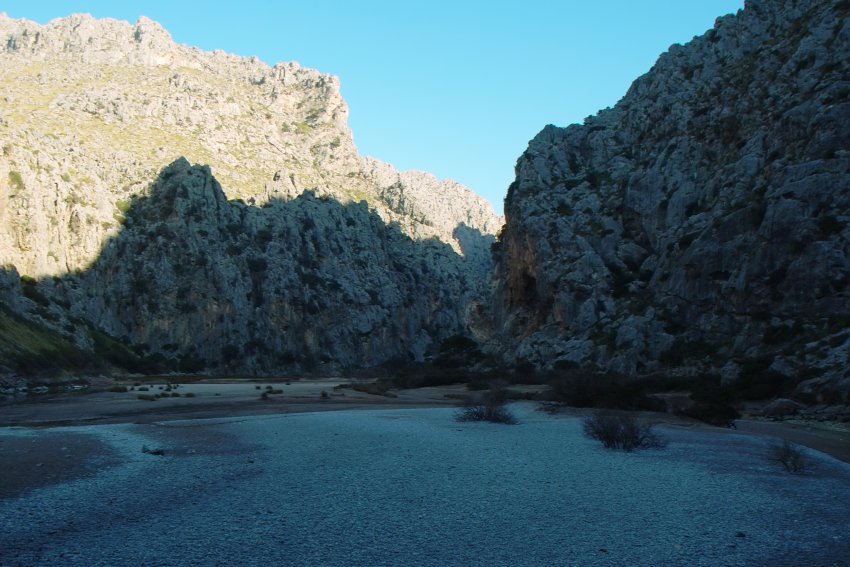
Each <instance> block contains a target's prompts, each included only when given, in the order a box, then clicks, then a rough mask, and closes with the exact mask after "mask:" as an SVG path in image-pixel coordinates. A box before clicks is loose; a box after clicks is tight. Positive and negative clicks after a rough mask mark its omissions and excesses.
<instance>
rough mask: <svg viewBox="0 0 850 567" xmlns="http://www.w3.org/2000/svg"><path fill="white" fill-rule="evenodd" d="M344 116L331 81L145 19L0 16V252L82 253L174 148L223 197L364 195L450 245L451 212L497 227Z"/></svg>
mask: <svg viewBox="0 0 850 567" xmlns="http://www.w3.org/2000/svg"><path fill="white" fill-rule="evenodd" d="M347 118H348V108H347V106H346V104H345V101H344V100H343V99H342V97H341V96H340V92H339V80H338V79H337V78H336V77H334V76H331V75H324V74H321V73H319V72H317V71H314V70H312V69H304V68H301V67H300V66H299V65H298V64H297V63H279V64H277V65H275V66H273V67H269V66H268V65H266V64H264V63H262V62H261V61H259V60H258V59H256V58H246V57H237V56H234V55H229V54H226V53H222V52H219V51H216V52H213V53H210V52H204V51H200V50H198V49H194V48H191V47H187V46H182V45H177V44H175V43H174V42H173V41H172V40H171V37H170V36H169V34H168V32H166V31H165V30H164V29H163V28H162V27H161V26H160V25H159V24H157V23H156V22H153V21H151V20H148V19H145V18H141V19H140V20H139V21H138V22H137V23H135V24H129V23H127V22H121V21H116V20H108V19H106V20H96V19H94V18H92V17H90V16H86V15H74V16H70V17H68V18H62V19H58V20H54V21H52V22H50V23H48V24H46V25H43V26H42V25H39V24H36V23H34V22H29V21H26V20H12V19H9V18H8V17H6V16H5V15H3V14H0V138H2V139H3V147H2V152H0V221H2V222H0V263H5V264H13V265H15V266H17V268H18V270H19V271H20V272H21V273H24V274H28V275H31V276H41V275H55V274H60V273H63V272H66V271H68V270H73V269H79V268H82V267H84V266H86V265H87V264H88V263H90V262H92V261H93V260H94V259H95V258H96V257H97V254H98V252H99V250H100V247H101V246H102V244H103V242H104V240H105V239H106V238H108V237H111V236H114V235H115V234H116V232H117V231H118V228H119V221H120V216H121V215H122V214H123V210H124V209H125V208H126V206H127V203H128V202H129V200H130V199H131V198H132V197H133V196H134V195H139V194H142V193H144V192H145V190H146V188H147V187H148V185H149V184H150V183H151V181H152V180H153V179H155V178H156V176H157V175H158V173H159V172H160V171H161V170H162V168H164V167H165V166H167V165H168V164H169V163H171V162H172V161H174V160H175V159H177V158H178V157H181V156H184V157H186V159H188V160H189V161H190V162H192V163H203V164H208V165H210V167H211V168H212V171H213V172H214V173H215V175H216V177H217V179H219V180H220V181H221V183H222V188H223V190H224V191H225V194H226V195H227V197H228V198H230V199H243V200H244V201H246V202H247V203H249V204H257V205H262V204H264V203H266V202H268V201H269V200H270V199H274V198H284V199H286V198H294V197H297V196H298V195H299V194H301V193H302V192H303V191H304V190H306V189H313V190H316V191H318V192H320V193H322V194H326V195H329V196H331V197H333V198H334V199H336V200H338V201H340V202H341V203H350V202H355V203H356V202H359V201H361V200H366V201H367V202H368V203H369V206H370V207H372V208H373V209H374V210H375V211H376V213H377V214H378V215H380V217H381V218H382V219H383V220H384V221H386V222H387V223H390V222H394V223H397V224H398V225H399V226H400V227H401V229H402V231H403V232H404V233H405V234H408V235H410V236H412V237H414V238H417V239H427V238H438V239H440V240H442V241H443V242H446V243H448V244H450V245H451V246H453V247H454V248H455V250H456V251H458V252H460V251H461V249H460V244H459V242H458V241H457V239H456V238H455V237H454V236H453V232H454V231H455V230H456V229H457V227H458V226H460V225H466V226H468V227H471V228H473V229H476V230H478V231H480V232H481V233H482V234H489V235H492V234H495V232H496V231H497V230H498V229H499V227H500V226H501V219H500V218H498V217H496V216H495V215H494V214H493V211H492V209H491V208H490V207H489V205H488V204H487V203H486V201H485V200H484V199H482V198H480V197H478V196H476V195H474V194H473V193H472V192H470V191H469V190H468V189H466V188H465V187H463V186H461V185H459V184H457V183H454V182H452V181H438V180H437V179H435V178H434V177H433V176H430V175H428V174H424V173H416V172H407V173H402V174H400V173H398V172H396V171H395V170H393V169H392V167H390V166H388V165H386V164H382V163H380V162H378V161H376V160H372V159H367V158H362V157H361V156H359V155H358V154H357V150H356V148H355V146H354V144H353V141H352V135H351V132H350V130H349V129H348V126H347ZM275 181H279V182H278V183H275Z"/></svg>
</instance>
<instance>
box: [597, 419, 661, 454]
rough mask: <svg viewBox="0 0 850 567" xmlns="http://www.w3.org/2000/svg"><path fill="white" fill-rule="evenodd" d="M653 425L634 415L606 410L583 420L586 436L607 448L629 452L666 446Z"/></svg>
mask: <svg viewBox="0 0 850 567" xmlns="http://www.w3.org/2000/svg"><path fill="white" fill-rule="evenodd" d="M652 427H653V426H652V425H651V424H648V423H645V422H643V421H640V420H638V419H637V418H635V417H634V416H632V415H627V414H611V413H605V412H595V413H593V415H590V416H588V417H586V418H584V421H583V422H582V430H583V431H584V434H585V436H586V437H589V438H591V439H596V440H597V441H599V442H601V443H602V446H603V447H605V448H606V449H620V450H622V451H625V452H627V453H628V452H631V451H634V450H635V449H654V448H661V447H664V445H665V443H664V441H663V439H661V438H660V437H659V436H658V435H656V434H655V432H654V431H653V430H652Z"/></svg>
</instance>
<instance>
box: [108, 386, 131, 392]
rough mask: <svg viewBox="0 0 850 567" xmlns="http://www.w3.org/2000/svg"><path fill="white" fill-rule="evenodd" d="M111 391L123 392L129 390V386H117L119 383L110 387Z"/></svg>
mask: <svg viewBox="0 0 850 567" xmlns="http://www.w3.org/2000/svg"><path fill="white" fill-rule="evenodd" d="M109 391H110V392H121V393H123V392H126V391H127V386H117V385H116V386H112V387H111V388H109Z"/></svg>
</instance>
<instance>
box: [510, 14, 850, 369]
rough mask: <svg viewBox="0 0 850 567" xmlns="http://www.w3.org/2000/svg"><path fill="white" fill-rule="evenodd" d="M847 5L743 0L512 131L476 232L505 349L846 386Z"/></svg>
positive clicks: (849, 215)
mask: <svg viewBox="0 0 850 567" xmlns="http://www.w3.org/2000/svg"><path fill="white" fill-rule="evenodd" d="M848 15H850V3H848V2H846V1H844V0H841V1H838V0H833V1H822V0H818V1H814V0H800V1H790V0H788V1H782V0H748V1H747V3H746V8H745V9H744V10H743V11H741V12H739V13H738V14H737V15H730V16H725V17H723V18H719V19H718V20H717V23H716V25H715V27H714V29H712V30H709V31H708V32H707V33H706V34H705V35H703V36H701V37H697V38H695V39H694V40H693V41H691V42H690V43H688V44H687V45H685V46H680V45H674V46H673V47H671V48H670V50H669V51H668V52H667V53H665V54H663V55H662V56H661V57H660V58H659V60H658V62H657V63H656V64H655V66H654V67H653V68H652V69H651V70H650V71H649V72H648V73H647V74H646V75H644V76H642V77H640V78H639V79H637V80H636V81H635V82H634V84H633V85H632V86H631V88H630V89H629V91H628V93H627V94H626V95H625V96H624V97H623V99H622V100H621V101H620V102H619V103H618V104H617V105H616V106H615V107H613V108H610V109H606V110H603V111H602V112H600V113H599V114H598V115H596V116H593V117H589V118H587V119H586V120H585V122H584V124H583V125H573V126H569V127H567V128H556V127H553V126H547V127H546V128H544V129H543V131H541V132H540V133H539V134H538V135H537V136H536V137H535V138H534V139H533V140H532V141H531V142H530V144H529V146H528V149H527V150H526V152H525V153H524V154H523V155H522V157H521V158H520V159H519V161H518V163H517V167H516V171H517V178H516V182H515V183H513V184H512V186H511V187H510V189H509V192H508V195H507V198H506V200H505V215H506V226H505V229H504V232H503V234H502V235H501V238H500V241H499V243H498V244H497V245H496V248H497V254H496V256H497V261H498V266H497V273H498V287H499V291H498V299H497V303H496V311H497V320H498V324H499V328H500V330H501V333H502V335H501V340H502V342H501V345H503V347H504V348H506V350H507V359H508V361H510V362H520V361H527V362H531V363H533V364H534V365H536V366H537V367H541V368H552V367H554V366H556V365H559V364H561V365H564V364H579V365H590V366H595V367H597V368H601V369H603V370H608V371H616V372H618V373H623V374H627V375H635V374H642V373H652V372H657V371H674V372H685V373H705V372H714V373H722V374H723V376H724V379H727V380H734V379H735V378H736V377H737V376H739V375H741V374H742V373H746V372H773V373H776V374H777V375H779V376H782V375H784V376H791V377H793V378H795V379H800V378H805V377H811V376H818V375H821V376H822V377H824V379H829V380H832V381H842V380H843V381H844V383H845V385H847V386H850V382H848V379H847V376H848V374H847V373H848V370H847V368H848V367H847V364H846V359H847V354H846V353H847V347H848V341H850V334H848V331H850V327H848V325H850V295H849V294H850V290H848V284H850V228H848V222H850V209H848V205H850V151H848V150H850V20H849V19H848Z"/></svg>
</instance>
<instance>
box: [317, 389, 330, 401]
mask: <svg viewBox="0 0 850 567" xmlns="http://www.w3.org/2000/svg"><path fill="white" fill-rule="evenodd" d="M319 397H321V398H322V399H323V400H327V399H328V398H330V396H329V395H328V393H327V392H325V391H324V390H322V393H321V394H319Z"/></svg>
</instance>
